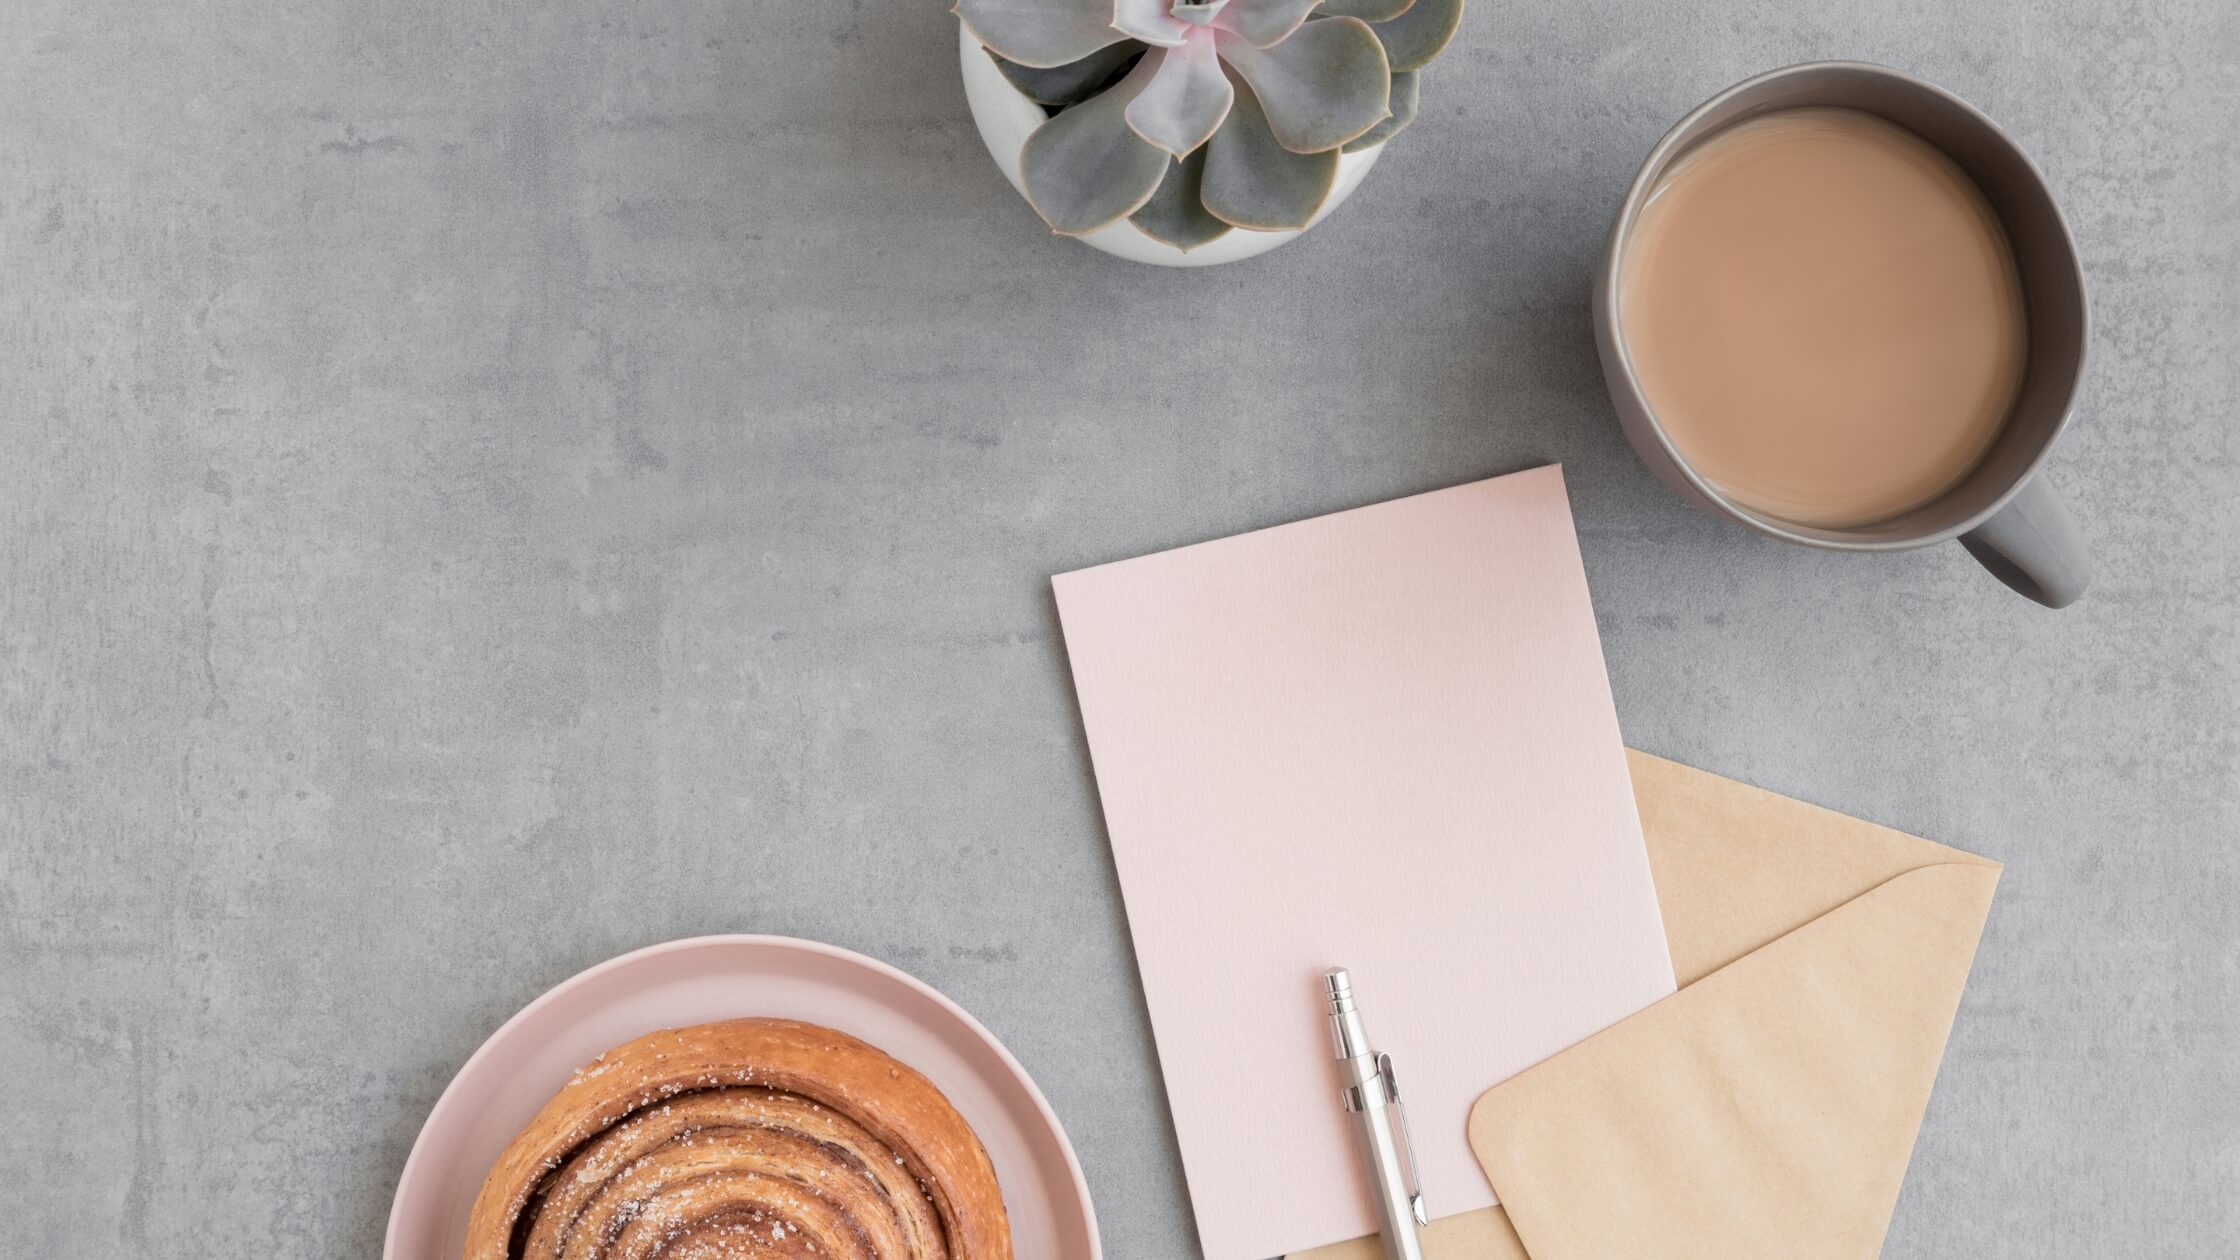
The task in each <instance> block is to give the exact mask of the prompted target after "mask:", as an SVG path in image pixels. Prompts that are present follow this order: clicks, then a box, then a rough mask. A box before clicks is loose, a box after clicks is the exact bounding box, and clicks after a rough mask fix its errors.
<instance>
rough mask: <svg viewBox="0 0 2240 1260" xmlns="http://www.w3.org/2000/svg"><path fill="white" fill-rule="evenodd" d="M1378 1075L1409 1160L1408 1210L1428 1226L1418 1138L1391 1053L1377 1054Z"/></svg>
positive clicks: (1419, 1223)
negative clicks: (1418, 1165) (1411, 1127)
mask: <svg viewBox="0 0 2240 1260" xmlns="http://www.w3.org/2000/svg"><path fill="white" fill-rule="evenodd" d="M1377 1075H1379V1076H1381V1077H1383V1078H1384V1096H1385V1097H1386V1098H1387V1099H1390V1100H1391V1102H1392V1110H1393V1114H1394V1115H1395V1116H1397V1117H1398V1118H1399V1121H1400V1150H1401V1152H1402V1154H1403V1156H1404V1158H1406V1160H1407V1161H1408V1210H1409V1211H1411V1212H1413V1213H1415V1218H1416V1224H1418V1225H1426V1226H1428V1225H1429V1224H1431V1215H1430V1213H1429V1212H1428V1211H1426V1210H1425V1208H1424V1206H1423V1177H1422V1175H1421V1174H1420V1173H1418V1172H1417V1171H1416V1139H1415V1135H1414V1134H1413V1133H1410V1132H1409V1131H1408V1107H1407V1104H1406V1103H1403V1102H1401V1101H1400V1078H1399V1077H1397V1076H1395V1075H1393V1073H1392V1056H1391V1055H1389V1054H1380V1055H1378V1056H1377Z"/></svg>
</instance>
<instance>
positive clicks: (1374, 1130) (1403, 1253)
mask: <svg viewBox="0 0 2240 1260" xmlns="http://www.w3.org/2000/svg"><path fill="white" fill-rule="evenodd" d="M1370 1062H1371V1063H1374V1060H1370ZM1348 1075H1355V1074H1354V1073H1352V1072H1349V1073H1348ZM1370 1075H1371V1079H1374V1075H1375V1069H1374V1067H1372V1068H1371V1069H1370ZM1366 1092H1367V1093H1368V1094H1369V1095H1370V1098H1371V1099H1373V1101H1372V1102H1370V1104H1369V1105H1367V1106H1364V1107H1362V1108H1361V1109H1360V1110H1358V1111H1355V1112H1353V1113H1352V1115H1353V1121H1354V1132H1355V1133H1356V1134H1357V1135H1358V1136H1359V1139H1360V1142H1361V1155H1362V1158H1363V1160H1364V1161H1365V1162H1366V1164H1367V1167H1368V1171H1369V1177H1370V1180H1371V1181H1372V1182H1373V1183H1374V1190H1375V1194H1374V1196H1373V1197H1374V1198H1375V1199H1376V1201H1377V1218H1378V1232H1379V1233H1380V1234H1382V1235H1383V1238H1384V1251H1385V1255H1386V1256H1387V1257H1388V1258H1389V1260H1423V1243H1422V1240H1421V1239H1420V1238H1419V1237H1418V1236H1417V1234H1416V1219H1415V1209H1414V1205H1413V1204H1412V1202H1411V1201H1410V1191H1409V1188H1408V1184H1407V1181H1406V1179H1405V1178H1404V1177H1403V1176H1402V1175H1401V1171H1400V1169H1401V1162H1400V1139H1399V1134H1398V1129H1397V1120H1398V1115H1397V1113H1396V1112H1395V1111H1394V1109H1393V1107H1392V1106H1391V1105H1390V1104H1389V1103H1388V1102H1386V1101H1385V1100H1384V1098H1383V1097H1382V1094H1381V1092H1380V1091H1378V1090H1377V1089H1375V1088H1374V1087H1372V1088H1371V1089H1369V1090H1368V1091H1366Z"/></svg>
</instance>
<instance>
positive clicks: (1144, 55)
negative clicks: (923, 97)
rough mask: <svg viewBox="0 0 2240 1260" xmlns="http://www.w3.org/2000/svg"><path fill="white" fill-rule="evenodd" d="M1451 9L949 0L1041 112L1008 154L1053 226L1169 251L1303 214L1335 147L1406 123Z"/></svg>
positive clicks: (1327, 181)
mask: <svg viewBox="0 0 2240 1260" xmlns="http://www.w3.org/2000/svg"><path fill="white" fill-rule="evenodd" d="M1462 3H1463V0H956V12H957V16H958V19H959V20H961V21H962V22H963V23H964V24H965V27H966V29H967V30H969V31H970V32H971V33H972V35H973V37H974V38H976V39H978V40H979V41H980V43H981V44H982V45H983V46H984V47H985V48H987V50H988V52H989V54H990V55H991V56H993V57H994V58H995V59H996V64H997V66H998V67H999V68H1001V69H1002V71H1003V73H1004V76H1005V77H1006V78H1007V79H1009V80H1010V82H1011V84H1012V86H1013V87H1015V88H1017V89H1018V90H1019V91H1020V92H1021V93H1022V94H1024V95H1025V96H1026V97H1027V98H1028V99H1030V100H1032V101H1034V102H1035V103H1037V104H1039V105H1041V106H1042V107H1043V108H1044V110H1045V111H1046V112H1048V113H1049V114H1050V119H1049V121H1048V122H1045V123H1044V124H1043V125H1042V126H1041V127H1039V128H1037V129H1036V130H1035V132H1034V134H1033V135H1031V136H1029V137H1028V139H1027V143H1026V148H1025V150H1024V151H1023V152H1022V153H1021V154H1020V172H1021V175H1022V176H1023V182H1024V183H1025V185H1026V192H1027V201H1028V203H1029V204H1031V205H1032V206H1033V207H1034V208H1035V211H1036V212H1037V213H1038V214H1040V215H1041V216H1042V217H1043V219H1044V221H1046V222H1047V223H1049V225H1050V226H1051V228H1052V229H1054V230H1055V231H1058V232H1061V233H1064V234H1066V235H1070V236H1079V235H1084V234H1086V233H1089V232H1094V231H1097V230H1098V229H1100V228H1104V227H1108V226H1110V225H1111V224H1113V223H1116V222H1118V221H1120V220H1121V219H1123V218H1126V219H1129V220H1130V221H1132V222H1133V223H1134V224H1135V225H1136V226H1137V227H1139V228H1141V229H1142V230H1143V231H1144V232H1145V233H1146V234H1148V235H1150V236H1151V237H1153V238H1154V239H1156V240H1160V241H1164V242H1166V243H1167V244H1169V245H1173V246H1175V247H1177V248H1180V249H1185V250H1187V249H1191V248H1194V247H1196V246H1199V245H1204V244H1206V243H1208V242H1210V241H1213V240H1217V239H1219V238H1220V237H1221V236H1223V235H1225V234H1226V233H1228V232H1229V231H1230V230H1231V229H1232V228H1245V229H1250V230H1256V231H1280V230H1284V229H1290V228H1302V227H1305V226H1306V225H1307V224H1308V223H1309V222H1310V221H1312V220H1313V218H1314V215H1315V212H1316V211H1317V210H1319V209H1321V208H1322V203H1323V201H1324V200H1325V199H1326V198H1327V197H1328V196H1329V195H1330V189H1331V186H1332V185H1333V183H1335V181H1336V179H1337V175H1338V159H1339V156H1340V154H1341V153H1344V152H1351V151H1357V150H1360V149H1364V148H1368V147H1370V146H1373V145H1376V144H1381V143H1383V142H1385V141H1387V140H1390V139H1391V138H1392V137H1393V136H1395V135H1397V134H1399V132H1400V131H1401V129H1402V128H1404V127H1406V126H1407V125H1408V124H1409V123H1410V122H1412V121H1413V120H1414V119H1415V116H1416V100H1417V91H1418V86H1419V85H1418V82H1417V76H1418V72H1419V71H1420V70H1421V69H1422V67H1423V66H1424V64H1425V63H1427V62H1429V61H1430V60H1431V59H1432V58H1433V57H1434V56H1436V55H1438V53H1439V51H1440V50H1441V49H1443V48H1445V47H1446V45H1447V41H1448V40H1450V39H1451V38H1453V36H1454V32H1455V28H1456V26H1457V25H1459V24H1460V22H1461V20H1462Z"/></svg>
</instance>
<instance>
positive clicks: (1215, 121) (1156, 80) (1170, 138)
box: [1127, 31, 1236, 157]
mask: <svg viewBox="0 0 2240 1260" xmlns="http://www.w3.org/2000/svg"><path fill="white" fill-rule="evenodd" d="M1152 56H1155V57H1157V58H1158V59H1159V68H1158V70H1157V71H1155V72H1154V73H1153V74H1152V76H1151V82H1150V83H1149V84H1147V85H1146V86H1145V87H1144V89H1143V91H1141V92H1139V93H1137V95H1136V98H1135V99H1134V100H1132V101H1130V102H1128V114H1127V117H1128V126H1130V127H1132V128H1134V129H1135V133H1136V134H1137V135H1139V136H1142V137H1143V138H1144V139H1146V140H1149V141H1150V142H1151V143H1153V144H1155V145H1158V146H1159V147H1160V148H1162V149H1165V150H1166V151H1167V152H1169V153H1172V154H1174V155H1175V156H1176V157H1181V156H1182V155H1184V154H1186V153H1189V152H1191V151H1192V150H1194V149H1196V148H1197V147H1198V146H1199V145H1201V144H1204V143H1205V142H1206V137H1208V136H1210V135H1212V134H1213V133H1214V130H1215V129H1216V128H1218V127H1220V126H1221V120H1222V119H1224V118H1227V117H1228V116H1229V103H1230V102H1231V101H1232V100H1234V99H1235V98H1236V89H1235V88H1232V87H1230V86H1229V76H1228V75H1225V74H1223V73H1222V72H1221V58H1220V57H1219V56H1218V55H1217V54H1216V53H1215V52H1214V48H1213V36H1212V34H1211V33H1210V32H1204V31H1201V32H1199V33H1198V34H1196V35H1194V36H1192V37H1191V39H1190V42H1189V43H1187V44H1184V45H1183V46H1182V47H1180V48H1168V49H1165V50H1163V51H1160V52H1157V53H1154V54H1152Z"/></svg>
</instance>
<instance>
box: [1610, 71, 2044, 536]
mask: <svg viewBox="0 0 2240 1260" xmlns="http://www.w3.org/2000/svg"><path fill="white" fill-rule="evenodd" d="M1619 325H1620V329H1621V331H1622V333H1623V335H1624V338H1625V344H1626V349H1627V353H1628V355H1629V357H1630V358H1631V360H1632V363H1633V368H1634V372H1635V375H1636V378H1637V379H1638V380H1639V382H1640V384H1641V390H1642V393H1643V394H1644V395H1645V396H1646V398H1647V399H1648V402H1649V406H1650V409H1651V410H1652V411H1653V412H1654V413H1655V415H1656V418H1657V420H1658V422H1659V423H1660V424H1661V425H1663V427H1664V429H1665V432H1666V433H1667V434H1668V435H1669V437H1670V438H1671V440H1672V442H1673V445H1674V446H1675V447H1677V448H1678V450H1679V452H1680V454H1681V456H1682V458H1684V459H1685V460H1686V461H1687V462H1688V464H1689V465H1690V466H1691V467H1692V468H1694V469H1695V470H1696V472H1697V473H1698V474H1700V475H1701V476H1702V477H1704V478H1705V479H1706V480H1707V481H1709V482H1711V483H1712V484H1713V485H1715V486H1717V487H1718V488H1719V489H1720V490H1721V491H1722V492H1724V493H1725V494H1726V495H1727V496H1728V497H1729V498H1731V499H1733V500H1734V501H1735V502H1737V503H1739V504H1741V505H1742V506H1744V507H1747V508H1750V509H1753V510H1755V511H1757V512H1760V513H1763V514H1765V515H1768V516H1772V517H1776V518H1779V519H1782V520H1785V521H1790V522H1794V523H1797V524H1802V525H1811V526H1820V527H1824V528H1832V529H1840V528H1847V527H1853V526H1858V525H1865V524H1869V523H1872V522H1874V521H1878V520H1883V519H1887V518H1889V517H1892V516H1896V515H1898V514H1900V513H1903V512H1905V511H1908V510H1909V509H1912V508H1914V507H1917V506H1920V505H1921V504H1924V503H1927V502H1930V501H1932V500H1934V499H1936V498H1937V497H1938V496H1940V495H1942V494H1943V493H1944V492H1946V491H1947V490H1949V489H1951V488H1952V487H1953V486H1955V485H1957V484H1958V483H1959V482H1960V481H1962V480H1963V479H1964V478H1966V476H1967V475H1968V473H1969V472H1970V471H1971V470H1973V469H1974V468H1975V466H1976V465H1977V464H1978V463H1979V462H1980V461H1981V460H1982V459H1983V457H1984V454H1985V453H1986V452H1987V451H1988V450H1989V449H1990V447H1991V444H1992V442H1993V440H1994V439H1996V438H1997V437H1998V435H1999V431H2000V429H2001V427H2002V426H2003V425H2004V424H2005V422H2006V417H2007V412H2008V409H2009V408H2010V406H2011V405H2012V404H2013V402H2014V397H2015V393H2016V390H2017V389H2018V387H2019V385H2020V383H2021V380H2022V371H2023V364H2024V358H2025V353H2026V348H2027V326H2026V322H2025V316H2024V309H2023V298H2022V285H2021V281H2020V278H2019V276H2018V275H2017V272H2016V269H2015V262H2014V253H2013V250H2012V249H2011V248H2010V246H2009V245H2008V242H2007V239H2006V233H2005V231H2004V229H2003V228H2001V226H2000V224H1999V220H1998V217H1997V216H1996V214H1994V213H1993V211H1992V209H1991V207H1990V205H1989V204H1988V203H1987V202H1986V201H1985V200H1984V197H1983V194H1982V192H1981V191H1980V190H1978V189H1977V187H1976V186H1975V184H1974V182H1973V181H1971V180H1970V179H1969V178H1968V176H1967V175H1966V174H1965V173H1964V172H1962V171H1961V170H1960V168H1959V167H1958V166H1956V165H1955V164H1954V163H1953V162H1952V160H1951V159H1950V158H1948V157H1946V156H1945V155H1944V154H1943V153H1942V152H1940V151H1939V150H1937V149H1936V148H1935V147H1933V146H1931V145H1930V144H1928V143H1927V142H1926V141H1923V140H1922V139H1920V138H1919V137H1917V136H1915V135H1914V134H1913V133H1912V132H1909V131H1906V130H1904V129H1902V128H1900V127H1897V126H1895V125H1893V124H1891V123H1888V122H1885V121H1883V120H1882V119H1880V118H1877V117H1874V116H1873V115H1870V114H1865V113H1861V112H1858V111H1854V110H1842V109H1795V110H1786V111H1782V112H1779V113H1774V114H1768V115H1764V116H1762V117H1758V118H1754V119H1750V120H1748V121H1745V122H1742V123H1739V124H1737V125H1736V126H1734V127H1731V128H1729V129H1727V130H1726V131H1723V132H1721V133H1719V134H1718V135H1715V136H1713V137H1711V138H1710V139H1708V140H1706V141H1704V142H1703V143H1702V144H1700V145H1699V146H1697V147H1696V148H1695V149H1693V150H1691V151H1689V152H1687V153H1685V154H1683V155H1682V156H1681V158H1680V159H1679V161H1677V162H1675V163H1674V164H1673V166H1672V168H1671V170H1670V171H1668V172H1667V173H1666V174H1665V175H1664V177H1663V178H1662V179H1661V180H1660V181H1659V183H1658V185H1657V188H1656V190H1655V191H1654V192H1653V194H1652V195H1651V197H1650V199H1649V201H1648V203H1647V204H1646V205H1645V206H1644V208H1643V209H1642V211H1641V213H1640V215H1639V217H1638V220H1637V222H1636V225H1635V228H1634V232H1633V235H1632V238H1631V240H1630V242H1629V244H1628V246H1627V249H1626V253H1625V256H1624V258H1623V260H1622V266H1621V270H1620V273H1619Z"/></svg>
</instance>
